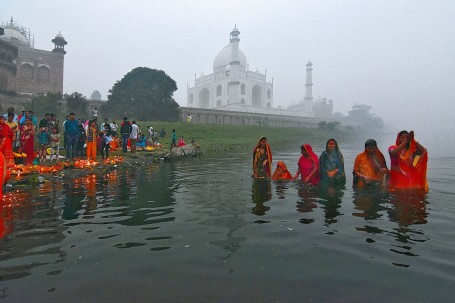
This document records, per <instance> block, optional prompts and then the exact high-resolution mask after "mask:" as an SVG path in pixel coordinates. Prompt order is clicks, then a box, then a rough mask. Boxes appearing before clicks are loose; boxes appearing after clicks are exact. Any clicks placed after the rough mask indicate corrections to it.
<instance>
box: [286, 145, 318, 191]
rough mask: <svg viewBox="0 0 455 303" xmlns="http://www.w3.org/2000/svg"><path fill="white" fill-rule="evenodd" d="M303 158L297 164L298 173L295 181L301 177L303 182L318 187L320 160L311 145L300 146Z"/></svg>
mask: <svg viewBox="0 0 455 303" xmlns="http://www.w3.org/2000/svg"><path fill="white" fill-rule="evenodd" d="M300 152H301V153H302V156H301V157H300V159H299V162H298V163H297V166H298V168H297V172H296V173H295V176H294V178H293V180H296V179H297V178H298V177H299V175H301V176H302V182H305V183H310V184H312V185H316V184H318V183H319V180H320V177H319V160H318V156H317V155H316V154H315V153H314V152H313V148H312V147H311V145H310V144H303V145H302V146H300Z"/></svg>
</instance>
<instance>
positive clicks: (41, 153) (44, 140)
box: [37, 127, 49, 165]
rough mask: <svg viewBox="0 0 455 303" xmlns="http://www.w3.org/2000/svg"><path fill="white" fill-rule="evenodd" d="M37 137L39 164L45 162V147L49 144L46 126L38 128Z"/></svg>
mask: <svg viewBox="0 0 455 303" xmlns="http://www.w3.org/2000/svg"><path fill="white" fill-rule="evenodd" d="M37 137H38V157H39V163H40V164H41V165H45V164H46V155H47V147H48V146H49V133H48V132H47V130H46V127H41V128H40V129H39V133H38V135H37Z"/></svg>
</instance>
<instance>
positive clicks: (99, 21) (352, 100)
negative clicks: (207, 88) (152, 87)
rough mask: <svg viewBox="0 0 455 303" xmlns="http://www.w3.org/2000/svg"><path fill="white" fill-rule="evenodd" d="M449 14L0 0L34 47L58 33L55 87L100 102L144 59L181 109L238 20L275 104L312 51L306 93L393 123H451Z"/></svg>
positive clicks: (46, 45)
mask: <svg viewBox="0 0 455 303" xmlns="http://www.w3.org/2000/svg"><path fill="white" fill-rule="evenodd" d="M454 13H455V1H451V0H447V1H438V0H436V1H431V2H430V1H426V0H415V1H411V0H410V1H402V0H396V1H392V0H390V1H379V0H378V1H375V0H369V1H365V0H352V1H350V0H343V1H323V0H314V1H304V0H295V1H294V0H289V1H288V0H284V1H264V0H263V1H256V0H254V1H251V0H231V1H215V0H212V1H208V0H207V1H203V0H192V1H191V0H188V1H184V0H177V1H174V0H169V1H165V0H162V1H148V0H134V1H107V0H97V1H88V0H80V1H74V0H71V1H70V0H60V1H51V0H40V1H18V0H0V22H6V21H9V20H10V18H11V16H13V17H14V21H15V22H17V23H19V24H21V25H24V26H26V27H28V28H30V29H31V31H32V33H33V34H34V36H35V48H38V49H45V50H51V49H52V48H53V44H52V42H51V40H52V39H53V38H54V37H55V35H56V34H58V32H59V31H61V33H62V35H63V36H64V37H65V39H66V40H67V41H68V45H67V46H66V47H65V49H66V51H67V54H66V56H65V73H64V92H65V93H72V92H74V91H79V92H81V93H82V94H84V95H85V96H87V97H90V95H91V93H92V92H93V90H95V89H97V90H99V91H100V92H101V94H102V96H103V99H106V98H107V94H108V90H109V89H110V88H112V85H113V84H114V83H115V82H116V81H118V80H120V79H121V78H122V77H123V76H124V75H125V74H126V73H128V72H129V71H131V70H132V69H133V68H135V67H138V66H146V67H150V68H156V69H162V70H164V71H165V72H166V73H167V74H168V75H169V76H170V77H172V78H173V79H174V80H175V81H176V82H177V86H178V88H179V89H178V91H177V92H176V93H175V94H174V97H175V99H176V101H177V102H178V103H179V104H180V105H182V106H186V88H187V84H189V85H191V86H193V85H194V75H195V74H197V75H198V76H199V75H200V74H201V73H202V72H203V73H204V74H206V75H207V74H210V73H212V64H213V59H214V57H215V56H216V54H217V53H218V52H219V51H220V50H221V49H222V48H223V47H224V46H225V45H227V44H228V42H229V33H230V32H231V30H232V29H233V27H234V25H235V24H237V27H238V29H239V30H240V49H241V50H242V51H243V52H244V53H245V55H246V57H247V60H248V64H249V67H250V70H256V69H258V70H259V71H261V72H264V71H265V70H267V78H268V80H271V79H272V78H273V81H274V107H277V106H279V105H281V106H284V107H285V106H288V105H290V104H291V103H297V102H298V101H299V100H300V99H301V98H303V96H304V91H305V86H304V85H305V64H306V63H307V61H308V59H311V61H312V62H313V64H314V66H313V68H314V70H313V84H314V85H313V96H314V97H315V98H316V97H318V96H321V97H327V98H328V99H333V102H334V111H335V112H342V113H344V114H347V112H348V111H349V110H350V109H351V108H352V106H353V105H354V104H356V103H362V104H369V105H371V106H372V112H373V113H376V114H377V115H379V116H380V117H382V118H383V119H384V121H385V122H386V123H392V124H393V125H396V126H397V127H398V128H399V129H402V128H407V129H410V128H414V129H419V128H423V127H424V126H425V125H431V126H433V127H442V128H452V125H454V123H453V122H452V119H451V117H452V115H453V113H454V112H455V105H454V103H455V35H454V34H453V32H454V30H455V18H454V15H455V14H454ZM422 121H423V122H424V123H422Z"/></svg>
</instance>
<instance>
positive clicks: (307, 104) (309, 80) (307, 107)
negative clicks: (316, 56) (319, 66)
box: [303, 60, 313, 115]
mask: <svg viewBox="0 0 455 303" xmlns="http://www.w3.org/2000/svg"><path fill="white" fill-rule="evenodd" d="M312 72H313V63H311V61H310V60H308V63H307V64H306V83H305V100H304V103H303V104H304V111H305V112H306V113H307V115H311V114H312V113H313V75H312Z"/></svg>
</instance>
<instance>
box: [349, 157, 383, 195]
mask: <svg viewBox="0 0 455 303" xmlns="http://www.w3.org/2000/svg"><path fill="white" fill-rule="evenodd" d="M382 168H387V164H386V162H385V158H384V155H383V154H382V153H381V151H380V150H379V149H377V148H376V150H375V152H374V154H372V155H369V154H368V152H367V151H366V150H365V151H363V152H362V153H360V154H358V155H357V157H356V158H355V161H354V170H353V172H354V185H356V186H359V187H365V186H367V185H380V184H384V183H383V180H384V177H385V176H386V173H384V172H382V171H381V169H382ZM355 173H360V174H362V175H364V176H366V177H368V178H369V179H370V180H371V181H368V182H367V181H365V180H364V179H362V178H360V177H358V176H356V175H355Z"/></svg>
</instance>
